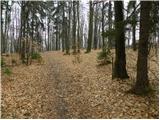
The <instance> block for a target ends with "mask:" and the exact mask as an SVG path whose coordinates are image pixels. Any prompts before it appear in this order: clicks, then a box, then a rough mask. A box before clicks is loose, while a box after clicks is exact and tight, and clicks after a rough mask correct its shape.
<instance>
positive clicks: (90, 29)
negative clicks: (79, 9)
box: [86, 1, 94, 53]
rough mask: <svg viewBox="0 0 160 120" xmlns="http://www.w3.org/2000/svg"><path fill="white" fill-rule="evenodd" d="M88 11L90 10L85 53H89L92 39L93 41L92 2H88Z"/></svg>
mask: <svg viewBox="0 0 160 120" xmlns="http://www.w3.org/2000/svg"><path fill="white" fill-rule="evenodd" d="M89 9H90V14H89V30H88V45H87V51H86V53H89V52H90V51H91V47H92V39H93V12H94V9H93V3H92V1H90V2H89Z"/></svg>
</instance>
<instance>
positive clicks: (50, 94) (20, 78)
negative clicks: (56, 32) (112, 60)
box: [1, 50, 159, 119]
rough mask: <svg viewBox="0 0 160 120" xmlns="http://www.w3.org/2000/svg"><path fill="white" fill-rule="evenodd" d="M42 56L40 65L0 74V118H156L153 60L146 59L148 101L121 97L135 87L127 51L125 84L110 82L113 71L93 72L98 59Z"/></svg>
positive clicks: (93, 56)
mask: <svg viewBox="0 0 160 120" xmlns="http://www.w3.org/2000/svg"><path fill="white" fill-rule="evenodd" d="M98 52H100V50H93V51H92V52H91V53H89V54H84V51H82V52H81V54H80V55H79V56H78V57H79V58H78V59H79V60H80V63H79V62H78V61H77V56H75V55H63V53H62V52H60V51H56V52H55V51H54V52H52V51H51V52H44V53H42V56H43V59H44V64H42V65H39V64H36V63H34V64H32V65H30V66H25V65H18V66H15V67H12V68H11V69H12V72H13V73H12V74H11V75H10V76H7V75H5V74H4V73H2V81H1V87H2V101H1V118H42V119H43V118H52V119H53V118H61V119H62V118H97V119H100V118H106V119H107V118H128V119H129V118H158V116H159V111H158V110H159V107H158V91H159V90H158V88H159V86H158V59H157V57H155V56H150V60H149V79H150V83H151V85H152V88H153V89H154V90H155V91H154V92H153V93H152V94H150V95H148V96H137V95H133V94H129V93H126V91H127V90H129V89H131V87H132V86H133V85H134V83H135V76H136V61H137V52H133V51H132V50H127V52H126V53H127V71H128V74H129V76H130V78H129V79H126V80H117V79H114V80H112V65H111V64H109V65H105V66H98V63H97V53H98Z"/></svg>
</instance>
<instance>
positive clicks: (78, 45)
mask: <svg viewBox="0 0 160 120" xmlns="http://www.w3.org/2000/svg"><path fill="white" fill-rule="evenodd" d="M77 19H78V20H77V21H78V28H77V29H78V30H77V52H78V53H80V44H81V43H80V34H79V33H80V31H79V29H80V23H79V1H77Z"/></svg>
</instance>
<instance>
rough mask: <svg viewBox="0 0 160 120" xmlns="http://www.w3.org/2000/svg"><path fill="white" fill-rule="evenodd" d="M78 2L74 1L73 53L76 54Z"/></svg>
mask: <svg viewBox="0 0 160 120" xmlns="http://www.w3.org/2000/svg"><path fill="white" fill-rule="evenodd" d="M75 6H76V1H73V27H72V29H73V30H72V32H73V53H76V7H75Z"/></svg>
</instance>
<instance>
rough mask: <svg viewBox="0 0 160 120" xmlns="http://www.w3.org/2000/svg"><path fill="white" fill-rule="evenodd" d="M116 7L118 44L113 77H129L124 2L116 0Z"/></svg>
mask: <svg viewBox="0 0 160 120" xmlns="http://www.w3.org/2000/svg"><path fill="white" fill-rule="evenodd" d="M114 8H115V29H116V36H115V40H116V46H115V53H116V56H115V63H114V70H113V78H122V79H124V78H128V77H129V76H128V74H127V70H126V54H125V36H124V24H123V23H122V22H123V2H122V1H114Z"/></svg>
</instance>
